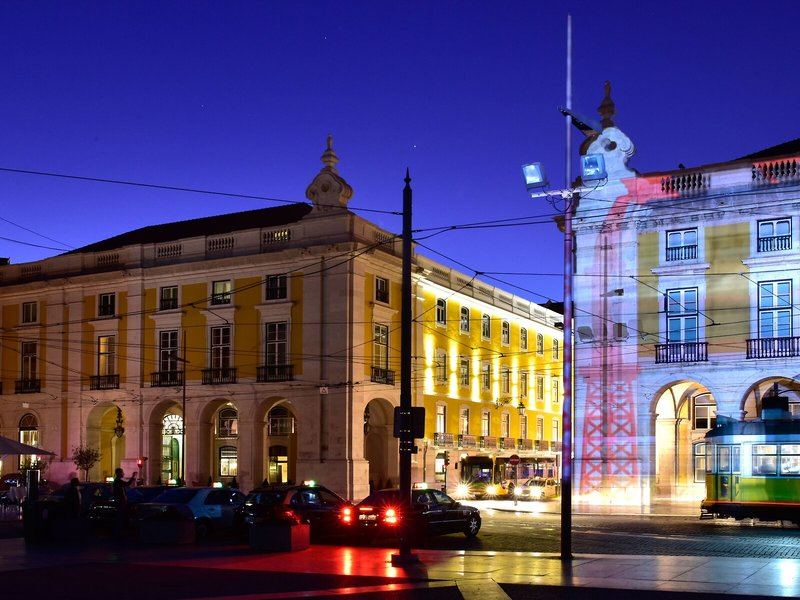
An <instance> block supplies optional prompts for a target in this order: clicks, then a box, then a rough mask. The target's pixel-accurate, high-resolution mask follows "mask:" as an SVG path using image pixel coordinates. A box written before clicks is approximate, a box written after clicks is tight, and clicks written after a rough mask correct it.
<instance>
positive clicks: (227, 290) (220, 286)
mask: <svg viewBox="0 0 800 600" xmlns="http://www.w3.org/2000/svg"><path fill="white" fill-rule="evenodd" d="M232 298H233V291H232V287H231V280H230V279H220V280H218V281H212V282H211V305H212V306H220V305H223V304H230V303H231V300H232Z"/></svg>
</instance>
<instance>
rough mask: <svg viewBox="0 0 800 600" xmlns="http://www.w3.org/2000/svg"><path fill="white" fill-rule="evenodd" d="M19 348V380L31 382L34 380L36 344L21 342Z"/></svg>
mask: <svg viewBox="0 0 800 600" xmlns="http://www.w3.org/2000/svg"><path fill="white" fill-rule="evenodd" d="M21 346H22V347H21V349H20V350H21V354H22V368H21V372H20V375H21V377H20V379H22V380H23V381H33V380H34V379H36V352H37V350H36V342H22V345H21ZM37 391H38V390H37Z"/></svg>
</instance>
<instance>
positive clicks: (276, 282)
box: [264, 273, 289, 302]
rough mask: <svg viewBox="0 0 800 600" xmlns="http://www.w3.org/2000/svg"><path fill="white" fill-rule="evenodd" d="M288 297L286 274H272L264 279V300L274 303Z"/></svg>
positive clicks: (287, 278)
mask: <svg viewBox="0 0 800 600" xmlns="http://www.w3.org/2000/svg"><path fill="white" fill-rule="evenodd" d="M288 297H289V276H288V275H287V274H286V273H274V274H272V275H267V276H266V277H264V300H265V301H266V302H274V301H276V300H286V299H287V298H288Z"/></svg>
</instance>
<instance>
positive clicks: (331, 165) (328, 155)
mask: <svg viewBox="0 0 800 600" xmlns="http://www.w3.org/2000/svg"><path fill="white" fill-rule="evenodd" d="M320 160H321V161H322V164H323V165H325V167H326V168H327V169H330V170H331V171H333V172H334V173H335V172H336V168H335V167H336V163H338V162H339V157H338V156H336V152H334V151H333V135H331V134H330V133H329V134H328V148H327V149H326V150H325V152H323V153H322V156H321V157H320Z"/></svg>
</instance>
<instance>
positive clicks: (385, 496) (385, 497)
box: [361, 490, 400, 506]
mask: <svg viewBox="0 0 800 600" xmlns="http://www.w3.org/2000/svg"><path fill="white" fill-rule="evenodd" d="M399 500H400V492H398V491H396V490H393V491H385V490H384V491H381V492H373V493H372V494H370V495H369V496H367V497H366V498H364V499H363V500H362V501H361V504H366V505H371V506H380V505H383V504H394V503H396V502H398V501H399Z"/></svg>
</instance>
